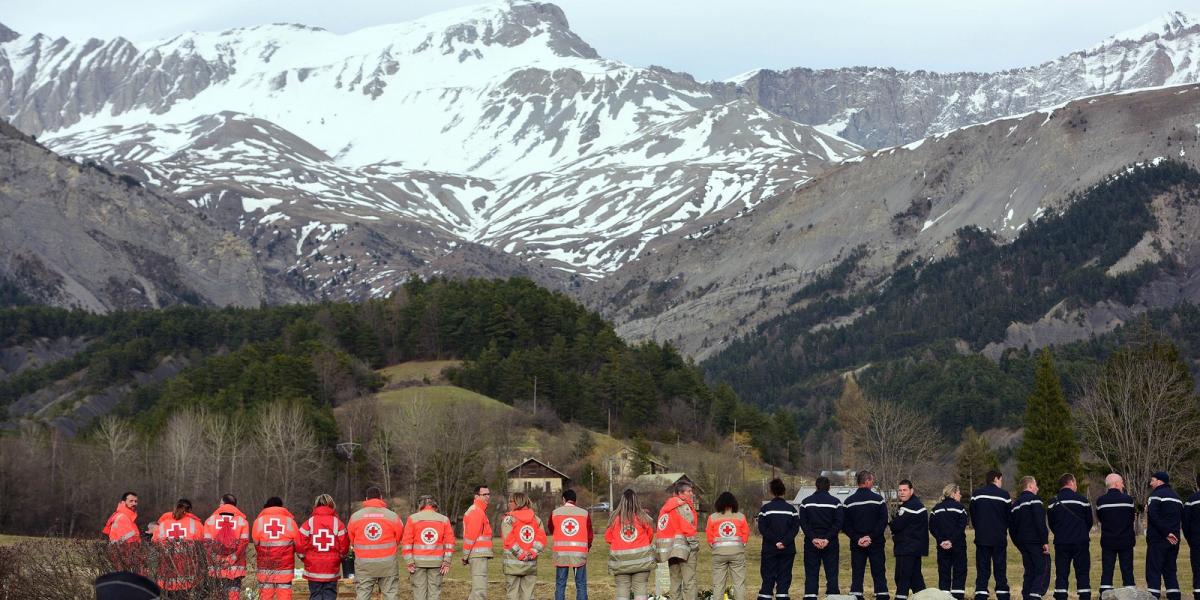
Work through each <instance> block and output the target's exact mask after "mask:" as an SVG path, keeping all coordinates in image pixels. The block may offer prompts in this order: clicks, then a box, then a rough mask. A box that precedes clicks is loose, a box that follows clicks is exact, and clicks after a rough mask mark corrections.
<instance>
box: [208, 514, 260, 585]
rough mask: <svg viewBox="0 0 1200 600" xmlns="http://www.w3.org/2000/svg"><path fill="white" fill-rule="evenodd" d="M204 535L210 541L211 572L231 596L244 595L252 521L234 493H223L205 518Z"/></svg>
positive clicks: (210, 574)
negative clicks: (244, 579)
mask: <svg viewBox="0 0 1200 600" xmlns="http://www.w3.org/2000/svg"><path fill="white" fill-rule="evenodd" d="M204 539H205V540H206V541H208V542H209V543H210V544H211V545H210V553H211V562H210V563H209V566H208V574H209V576H210V577H215V578H217V579H219V580H220V581H221V586H222V589H224V590H225V591H226V592H227V593H226V597H227V598H228V600H238V598H241V596H242V578H243V577H245V576H246V547H247V546H249V545H250V523H249V522H248V521H247V520H246V515H245V514H244V513H243V512H242V511H241V510H240V509H238V507H237V498H236V497H234V495H233V494H225V495H224V496H221V505H220V506H218V507H217V509H216V510H214V511H213V513H212V515H211V516H209V517H208V519H207V520H206V521H204Z"/></svg>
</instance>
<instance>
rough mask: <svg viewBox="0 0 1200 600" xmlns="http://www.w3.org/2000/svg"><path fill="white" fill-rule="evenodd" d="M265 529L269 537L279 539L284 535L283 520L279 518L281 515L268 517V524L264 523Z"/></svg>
mask: <svg viewBox="0 0 1200 600" xmlns="http://www.w3.org/2000/svg"><path fill="white" fill-rule="evenodd" d="M263 531H265V532H266V534H267V537H268V538H270V539H273V540H277V539H279V537H280V536H282V535H283V522H282V521H280V520H279V517H271V518H270V519H267V524H266V525H263Z"/></svg>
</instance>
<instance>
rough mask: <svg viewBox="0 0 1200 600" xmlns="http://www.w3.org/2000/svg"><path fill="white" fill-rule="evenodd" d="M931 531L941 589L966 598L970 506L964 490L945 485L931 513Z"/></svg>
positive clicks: (958, 598)
mask: <svg viewBox="0 0 1200 600" xmlns="http://www.w3.org/2000/svg"><path fill="white" fill-rule="evenodd" d="M929 533H930V534H932V535H933V540H934V542H936V544H937V566H938V589H940V590H942V591H943V592H947V593H949V594H950V595H951V596H954V598H955V599H956V600H963V596H964V595H965V594H966V587H967V509H966V508H965V507H964V506H963V505H962V490H960V489H958V486H957V485H955V484H953V483H948V484H946V487H944V488H942V501H941V502H938V503H937V505H935V506H934V507H933V511H931V512H930V513H929Z"/></svg>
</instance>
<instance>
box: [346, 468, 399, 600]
mask: <svg viewBox="0 0 1200 600" xmlns="http://www.w3.org/2000/svg"><path fill="white" fill-rule="evenodd" d="M364 496H365V497H366V500H364V501H363V503H362V508H360V509H358V510H357V511H355V512H354V514H352V515H350V523H349V525H348V526H347V527H348V534H347V535H348V536H349V539H350V545H351V548H352V549H353V550H354V590H355V593H356V594H358V597H359V598H370V597H371V594H372V593H374V590H376V589H378V590H379V593H380V594H381V595H382V596H383V599H384V600H396V599H397V598H399V597H400V563H399V561H398V557H399V556H400V540H401V538H403V537H404V521H402V520H401V519H400V515H397V514H396V513H395V512H393V511H392V509H390V508H388V505H387V503H386V502H384V501H383V492H381V491H380V490H379V488H377V487H375V486H371V487H369V488H367V490H366V493H365V494H364Z"/></svg>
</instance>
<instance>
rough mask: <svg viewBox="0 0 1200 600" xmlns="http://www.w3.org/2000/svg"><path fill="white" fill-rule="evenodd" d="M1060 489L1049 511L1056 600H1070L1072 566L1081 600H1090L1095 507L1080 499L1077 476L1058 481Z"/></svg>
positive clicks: (1047, 512) (1081, 497) (1061, 478)
mask: <svg viewBox="0 0 1200 600" xmlns="http://www.w3.org/2000/svg"><path fill="white" fill-rule="evenodd" d="M1058 487H1059V490H1058V494H1056V495H1055V496H1054V500H1052V501H1051V502H1050V506H1048V507H1047V508H1046V517H1047V518H1048V519H1049V521H1050V531H1052V532H1053V533H1054V600H1067V585H1068V582H1069V581H1070V575H1071V564H1072V563H1074V564H1075V592H1076V593H1077V594H1079V600H1091V598H1092V587H1091V582H1090V579H1089V575H1090V574H1091V570H1092V553H1091V548H1090V545H1091V544H1090V542H1091V538H1090V535H1089V534H1090V532H1091V530H1092V504H1091V503H1090V502H1088V500H1087V498H1085V497H1083V496H1082V495H1080V493H1079V491H1078V490H1079V484H1078V483H1077V482H1076V481H1075V476H1074V475H1072V474H1070V473H1066V474H1064V475H1063V476H1062V477H1059V478H1058Z"/></svg>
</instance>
